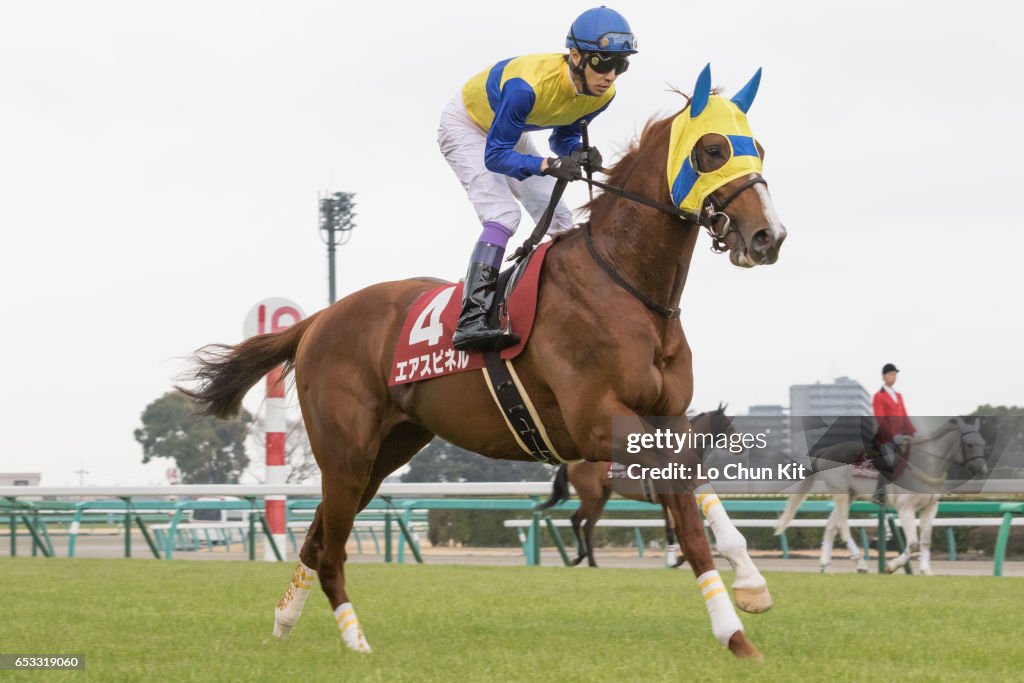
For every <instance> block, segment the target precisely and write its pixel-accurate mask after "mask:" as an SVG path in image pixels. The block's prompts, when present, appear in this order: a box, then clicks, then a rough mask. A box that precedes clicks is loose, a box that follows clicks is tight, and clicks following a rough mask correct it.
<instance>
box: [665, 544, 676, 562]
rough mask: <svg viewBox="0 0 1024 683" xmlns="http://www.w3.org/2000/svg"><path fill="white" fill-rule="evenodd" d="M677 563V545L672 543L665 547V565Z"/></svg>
mask: <svg viewBox="0 0 1024 683" xmlns="http://www.w3.org/2000/svg"><path fill="white" fill-rule="evenodd" d="M675 564H676V547H675V546H674V545H670V546H669V547H668V548H666V549H665V566H666V567H674V566H675Z"/></svg>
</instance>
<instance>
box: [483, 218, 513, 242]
mask: <svg viewBox="0 0 1024 683" xmlns="http://www.w3.org/2000/svg"><path fill="white" fill-rule="evenodd" d="M510 237H512V231H511V230H509V229H508V228H506V227H505V226H504V225H502V224H501V223H498V222H497V221H487V222H486V223H484V231H483V232H482V233H480V239H479V240H477V241H478V242H487V243H488V244H493V245H494V246H496V247H501V248H502V249H504V248H505V246H506V245H507V244H508V240H509V238H510Z"/></svg>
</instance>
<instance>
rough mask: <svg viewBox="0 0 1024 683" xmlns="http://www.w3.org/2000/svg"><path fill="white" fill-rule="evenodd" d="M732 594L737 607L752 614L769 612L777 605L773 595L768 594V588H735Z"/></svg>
mask: <svg viewBox="0 0 1024 683" xmlns="http://www.w3.org/2000/svg"><path fill="white" fill-rule="evenodd" d="M732 593H733V597H734V598H735V600H736V606H737V607H739V608H740V609H741V610H743V611H744V612H749V613H750V614H760V613H762V612H767V611H768V610H770V609H771V608H772V605H774V604H775V603H774V602H773V601H772V595H771V593H769V592H768V586H759V587H758V588H733V589H732ZM734 637H735V636H734Z"/></svg>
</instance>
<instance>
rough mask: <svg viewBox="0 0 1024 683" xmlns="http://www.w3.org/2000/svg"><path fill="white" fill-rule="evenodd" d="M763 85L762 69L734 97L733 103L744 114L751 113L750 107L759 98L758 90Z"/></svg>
mask: <svg viewBox="0 0 1024 683" xmlns="http://www.w3.org/2000/svg"><path fill="white" fill-rule="evenodd" d="M760 85H761V68H760V67H758V69H757V73H755V74H754V75H753V77H751V79H750V80H749V81H747V84H746V85H745V86H743V87H742V88H740V91H739V92H738V93H736V94H735V95H733V96H732V100H731V101H732V103H733V104H735V105H736V106H737V107H739V108H740V111H742V112H743V113H744V114H746V113H747V112H748V111H750V105H752V104H753V103H754V97H756V96H757V88H758V87H759V86H760Z"/></svg>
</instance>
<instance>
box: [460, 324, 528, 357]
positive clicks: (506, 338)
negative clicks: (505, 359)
mask: <svg viewBox="0 0 1024 683" xmlns="http://www.w3.org/2000/svg"><path fill="white" fill-rule="evenodd" d="M458 333H459V330H458V329H456V330H455V335H453V336H452V346H454V347H455V348H456V349H457V350H459V351H500V350H502V349H507V348H508V347H510V346H515V345H516V344H518V343H519V341H520V338H519V335H518V334H516V333H515V332H506V331H504V330H501V329H497V330H493V329H491V328H484V329H482V330H478V331H476V332H475V333H474V332H466V333H465V334H467V335H470V336H467V337H465V338H463V339H460V340H458V341H455V336H457V335H458Z"/></svg>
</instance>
